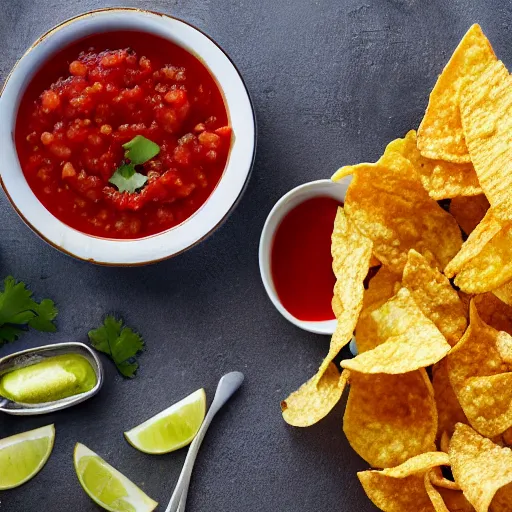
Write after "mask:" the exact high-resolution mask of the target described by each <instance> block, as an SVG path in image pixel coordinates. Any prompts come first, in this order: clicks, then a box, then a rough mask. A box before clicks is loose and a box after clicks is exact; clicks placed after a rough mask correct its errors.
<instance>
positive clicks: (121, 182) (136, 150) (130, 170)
mask: <svg viewBox="0 0 512 512" xmlns="http://www.w3.org/2000/svg"><path fill="white" fill-rule="evenodd" d="M123 148H124V149H126V151H125V153H124V157H125V158H126V159H128V160H130V162H129V163H124V164H123V165H121V166H119V167H118V168H117V169H116V171H115V172H114V174H113V175H112V176H111V177H110V179H109V180H108V181H109V182H110V183H112V185H115V186H116V187H117V189H118V190H119V192H129V193H133V192H135V191H136V190H137V189H139V188H142V187H143V186H144V185H145V184H146V182H147V181H148V177H147V176H144V174H141V173H140V172H137V170H136V169H135V166H136V165H142V164H145V163H146V162H149V160H151V159H152V158H154V157H155V156H156V155H158V153H160V146H159V145H158V144H155V143H154V142H153V141H151V140H149V139H146V137H144V136H143V135H137V136H135V137H134V138H133V139H132V140H131V141H130V142H127V143H126V144H123Z"/></svg>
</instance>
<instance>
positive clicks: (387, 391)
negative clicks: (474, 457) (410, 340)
mask: <svg viewBox="0 0 512 512" xmlns="http://www.w3.org/2000/svg"><path fill="white" fill-rule="evenodd" d="M349 382H350V391H349V395H348V401H347V407H346V409H345V416H344V418H343V430H344V432H345V435H346V436H347V439H348V441H349V443H350V445H351V446H352V448H353V449H354V450H355V451H356V452H357V453H358V454H359V455H360V456H361V457H362V458H363V459H364V460H365V461H366V462H368V464H370V466H373V467H377V468H387V467H393V466H397V465H399V464H401V463H402V462H405V461H406V460H408V459H409V458H411V457H414V456H415V455H419V454H420V453H424V452H428V451H433V450H435V444H434V441H435V437H436V430H437V412H436V405H435V402H434V391H433V389H432V384H431V383H430V380H429V379H428V376H427V373H426V372H425V370H424V369H421V370H417V371H415V372H411V373H405V374H402V375H386V374H377V375H364V374H362V373H357V372H351V374H350V379H349ZM397 411H400V414H397Z"/></svg>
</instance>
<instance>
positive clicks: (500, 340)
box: [496, 331, 512, 364]
mask: <svg viewBox="0 0 512 512" xmlns="http://www.w3.org/2000/svg"><path fill="white" fill-rule="evenodd" d="M496 348H497V349H498V352H499V353H500V356H501V359H503V361H504V362H505V363H507V364H511V363H512V336H510V334H508V333H506V332H503V331H500V332H498V335H497V336H496Z"/></svg>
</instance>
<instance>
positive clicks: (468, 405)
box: [458, 334, 512, 437]
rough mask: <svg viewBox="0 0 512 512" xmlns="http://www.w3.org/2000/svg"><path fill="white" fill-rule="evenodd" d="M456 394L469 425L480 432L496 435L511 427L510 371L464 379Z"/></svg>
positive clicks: (485, 434)
mask: <svg viewBox="0 0 512 512" xmlns="http://www.w3.org/2000/svg"><path fill="white" fill-rule="evenodd" d="M507 336H509V335H508V334H507ZM458 397H459V401H460V403H461V405H462V407H463V408H464V411H465V412H466V415H467V416H468V418H469V420H470V423H471V426H472V427H473V428H474V429H475V430H476V431H477V432H480V433H481V434H482V435H484V436H486V437H493V436H497V435H499V434H501V433H502V432H504V431H505V430H507V429H508V428H509V427H511V426H512V373H510V372H508V373H501V374H499V375H491V376H483V377H472V378H470V379H467V380H466V381H465V386H463V387H462V388H461V389H460V390H459V394H458Z"/></svg>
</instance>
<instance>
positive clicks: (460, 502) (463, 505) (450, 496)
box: [437, 487, 475, 512]
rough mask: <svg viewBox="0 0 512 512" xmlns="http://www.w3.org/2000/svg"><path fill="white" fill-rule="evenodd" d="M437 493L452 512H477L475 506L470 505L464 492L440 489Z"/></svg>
mask: <svg viewBox="0 0 512 512" xmlns="http://www.w3.org/2000/svg"><path fill="white" fill-rule="evenodd" d="M437 491H438V492H439V494H440V495H441V497H442V498H443V501H444V504H445V505H446V507H447V508H448V510H449V511H450V512H475V509H474V507H473V505H471V503H469V501H468V500H467V499H466V497H465V496H464V494H462V491H454V490H451V489H444V488H443V487H438V488H437Z"/></svg>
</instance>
